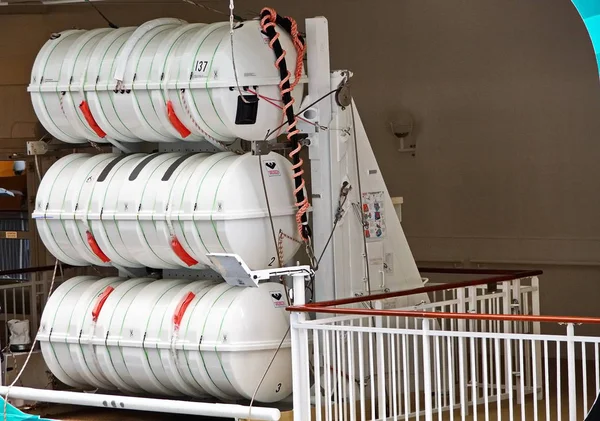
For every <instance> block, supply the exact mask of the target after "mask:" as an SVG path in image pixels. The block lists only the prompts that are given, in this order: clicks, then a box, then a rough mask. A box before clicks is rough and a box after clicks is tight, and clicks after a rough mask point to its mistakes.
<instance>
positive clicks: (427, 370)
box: [417, 319, 439, 421]
mask: <svg viewBox="0 0 600 421" xmlns="http://www.w3.org/2000/svg"><path fill="white" fill-rule="evenodd" d="M429 324H430V321H429V319H423V389H424V393H425V421H433V401H432V397H431V395H432V390H431V344H430V343H429V338H430V335H429ZM438 358H439V355H438ZM417 393H418V391H417Z"/></svg>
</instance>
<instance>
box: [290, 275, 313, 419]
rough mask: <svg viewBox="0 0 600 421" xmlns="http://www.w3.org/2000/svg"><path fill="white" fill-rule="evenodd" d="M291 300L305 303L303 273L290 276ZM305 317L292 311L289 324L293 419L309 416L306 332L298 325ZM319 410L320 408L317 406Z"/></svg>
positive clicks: (295, 303) (296, 303)
mask: <svg viewBox="0 0 600 421" xmlns="http://www.w3.org/2000/svg"><path fill="white" fill-rule="evenodd" d="M292 280H293V289H292V291H293V301H294V305H295V306H301V305H304V304H306V298H305V282H304V275H303V274H296V275H293V276H292ZM305 319H306V315H305V314H304V313H300V312H296V311H292V313H291V314H290V326H291V332H290V333H291V337H292V376H293V378H292V387H293V402H294V421H307V420H310V419H311V416H310V387H309V381H308V378H306V367H307V365H308V363H309V361H308V355H307V352H306V350H307V349H308V333H307V332H306V330H305V329H302V328H301V327H300V324H301V323H302V322H303V321H304V320H305ZM317 410H319V411H320V408H317Z"/></svg>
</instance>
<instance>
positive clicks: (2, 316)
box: [0, 266, 82, 349]
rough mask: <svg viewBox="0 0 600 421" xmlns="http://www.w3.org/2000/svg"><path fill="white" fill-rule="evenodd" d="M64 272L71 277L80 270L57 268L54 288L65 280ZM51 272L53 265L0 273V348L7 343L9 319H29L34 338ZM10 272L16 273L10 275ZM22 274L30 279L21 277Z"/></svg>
mask: <svg viewBox="0 0 600 421" xmlns="http://www.w3.org/2000/svg"><path fill="white" fill-rule="evenodd" d="M63 271H68V272H69V275H70V276H74V275H75V274H77V273H79V272H81V271H82V270H81V269H79V268H71V267H69V266H67V267H64V268H63V267H62V266H61V267H59V268H57V276H56V282H55V287H57V286H58V285H60V283H61V282H63V281H64V279H65V276H64V274H63ZM53 272H54V267H53V266H44V267H38V268H30V269H23V270H8V271H2V272H0V323H1V324H2V325H3V329H2V330H1V331H0V342H1V343H2V347H4V346H6V345H7V343H8V338H9V336H10V332H9V330H8V325H7V323H6V322H8V321H9V320H11V319H18V320H29V324H30V329H29V330H30V333H31V335H32V339H33V335H34V334H35V332H37V328H38V326H39V321H40V318H41V310H42V309H43V308H44V306H45V305H46V301H47V300H48V295H49V293H50V291H49V288H50V284H51V279H52V274H53ZM13 274H15V275H17V276H15V277H14V278H12V277H13ZM28 274H29V275H28ZM23 275H25V276H27V277H28V278H29V279H23ZM0 349H1V348H0Z"/></svg>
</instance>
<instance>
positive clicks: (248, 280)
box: [206, 253, 314, 288]
mask: <svg viewBox="0 0 600 421" xmlns="http://www.w3.org/2000/svg"><path fill="white" fill-rule="evenodd" d="M206 256H207V257H208V258H209V259H210V261H211V262H212V263H213V265H215V268H216V269H217V271H218V272H219V273H220V274H221V276H222V277H223V279H225V282H227V283H228V284H229V285H234V286H243V287H253V288H256V287H258V283H259V282H260V281H267V280H269V279H271V278H272V277H274V276H288V275H299V274H301V275H304V276H312V275H313V274H314V272H313V270H312V269H311V268H310V266H291V267H284V268H276V269H264V270H251V269H250V268H249V267H248V265H247V264H246V263H245V262H244V261H243V260H242V258H241V257H240V256H238V255H237V254H229V253H210V254H207V255H206Z"/></svg>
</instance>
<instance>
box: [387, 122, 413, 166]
mask: <svg viewBox="0 0 600 421" xmlns="http://www.w3.org/2000/svg"><path fill="white" fill-rule="evenodd" d="M389 124H390V129H391V130H392V134H393V135H394V136H395V137H396V139H398V140H399V145H398V151H399V152H411V153H412V154H413V155H414V154H415V152H416V150H417V139H416V137H415V136H414V133H413V131H414V119H413V117H412V115H411V114H410V113H409V112H407V111H403V112H402V113H400V114H399V115H398V116H396V117H395V118H394V119H393V120H391V121H390V123H389Z"/></svg>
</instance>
